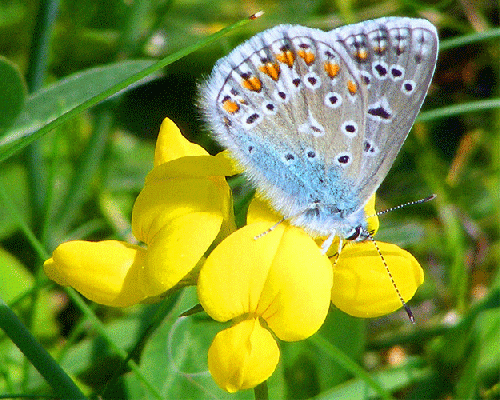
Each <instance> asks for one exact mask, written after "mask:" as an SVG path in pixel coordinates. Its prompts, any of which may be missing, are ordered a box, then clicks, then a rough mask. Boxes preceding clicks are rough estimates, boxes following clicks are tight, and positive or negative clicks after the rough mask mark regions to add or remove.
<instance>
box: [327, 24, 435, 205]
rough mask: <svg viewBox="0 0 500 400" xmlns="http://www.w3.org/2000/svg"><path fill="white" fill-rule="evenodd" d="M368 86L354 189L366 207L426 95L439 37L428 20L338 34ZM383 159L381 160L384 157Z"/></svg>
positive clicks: (368, 26)
mask: <svg viewBox="0 0 500 400" xmlns="http://www.w3.org/2000/svg"><path fill="white" fill-rule="evenodd" d="M336 31H337V34H338V37H339V40H340V42H341V43H342V44H343V45H344V46H345V47H346V49H347V51H348V52H349V53H350V55H351V57H352V59H353V60H354V62H355V63H356V66H357V68H358V70H359V72H360V75H361V79H362V80H363V82H364V84H365V85H366V87H367V89H368V90H367V101H366V103H367V109H366V110H365V113H364V115H365V132H364V144H363V148H362V149H359V150H362V153H361V154H357V155H356V156H357V157H361V158H362V160H363V161H362V162H361V164H360V170H359V171H356V172H355V173H356V174H357V175H358V177H359V178H358V180H357V186H356V189H357V190H358V191H359V192H358V193H359V197H360V198H361V199H363V202H366V201H367V200H368V198H369V197H370V196H371V194H373V192H374V191H375V190H376V189H377V188H378V186H379V185H380V183H381V182H382V180H383V179H384V178H385V176H386V175H387V172H388V171H389V169H390V167H391V166H392V164H393V162H394V159H395V158H396V156H397V154H398V152H399V150H400V148H401V146H402V145H403V142H404V140H405V139H406V136H407V135H408V132H409V130H410V128H411V126H412V125H413V122H414V121H415V118H416V116H417V114H418V111H419V110H420V107H421V105H422V103H423V101H424V98H425V96H426V94H427V89H428V87H429V84H430V81H431V79H432V75H433V72H434V69H435V65H436V57H437V50H438V37H437V33H436V29H435V28H434V26H433V25H432V24H430V23H429V22H428V21H426V20H418V19H417V20H416V19H409V18H385V19H381V20H376V21H369V22H366V23H362V24H356V25H352V26H349V29H345V28H340V29H337V30H336ZM381 155H383V156H381Z"/></svg>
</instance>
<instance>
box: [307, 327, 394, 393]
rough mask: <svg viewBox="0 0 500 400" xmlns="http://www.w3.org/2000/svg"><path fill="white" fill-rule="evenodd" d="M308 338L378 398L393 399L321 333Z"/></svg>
mask: <svg viewBox="0 0 500 400" xmlns="http://www.w3.org/2000/svg"><path fill="white" fill-rule="evenodd" d="M309 340H310V341H311V342H312V343H314V344H315V345H316V346H318V347H319V348H320V349H322V350H323V351H324V352H325V354H328V355H330V356H331V357H332V360H334V361H335V362H336V363H338V364H340V365H341V366H342V367H343V368H345V369H346V370H347V371H349V372H351V373H352V374H354V375H355V376H357V377H358V378H359V379H362V380H363V381H364V382H366V384H367V385H368V386H369V387H370V388H372V389H373V390H374V391H375V393H377V394H378V395H379V396H380V398H382V399H385V400H390V399H393V397H392V396H391V394H390V393H389V392H387V390H385V389H384V388H383V387H382V386H381V385H380V384H379V383H378V382H377V381H376V380H375V379H373V378H372V376H371V375H370V374H369V373H368V372H366V371H365V370H364V369H363V368H361V367H360V366H359V365H358V364H357V363H355V362H354V361H353V360H351V359H350V358H349V356H347V355H346V354H345V353H344V352H342V351H340V350H339V349H338V348H337V347H336V346H334V345H333V344H332V343H330V342H329V341H328V340H326V339H325V338H323V337H322V336H321V335H314V336H312V337H311V338H309Z"/></svg>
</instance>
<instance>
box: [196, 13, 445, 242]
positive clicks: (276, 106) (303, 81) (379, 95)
mask: <svg viewBox="0 0 500 400" xmlns="http://www.w3.org/2000/svg"><path fill="white" fill-rule="evenodd" d="M438 42H439V40H438V35H437V32H436V28H435V27H434V26H433V25H432V24H431V23H430V22H428V21H427V20H424V19H412V18H404V17H386V18H380V19H376V20H370V21H365V22H361V23H358V24H354V25H347V26H343V27H340V28H337V29H334V30H332V31H329V32H324V31H322V30H319V29H312V28H307V27H303V26H298V25H278V26H276V27H274V28H271V29H268V30H266V31H264V32H261V33H259V34H257V35H255V36H254V37H252V38H251V39H249V40H247V41H246V42H244V43H243V44H241V45H239V46H238V47H236V48H235V49H234V50H233V51H232V52H230V53H229V54H228V55H227V56H225V57H224V58H222V59H220V60H219V61H218V62H217V63H216V64H215V66H214V68H213V71H212V73H211V75H210V77H209V79H208V80H207V81H206V82H205V83H204V84H203V85H202V87H201V105H202V108H203V111H204V115H205V119H206V121H207V122H208V124H209V126H210V128H211V130H212V131H213V132H214V135H215V138H216V139H217V140H218V141H219V143H220V144H221V145H223V146H224V147H226V148H227V149H229V151H230V152H231V153H232V155H233V157H234V158H235V159H236V160H237V161H238V162H239V163H240V164H241V165H242V166H243V167H244V169H245V171H246V173H247V175H248V177H249V179H250V181H251V182H252V183H253V184H254V185H255V186H256V187H257V189H258V191H259V192H260V193H261V195H262V196H263V197H264V198H267V199H268V201H269V202H270V203H271V205H272V206H273V207H274V208H275V209H276V210H277V211H279V212H280V213H281V214H282V215H283V216H284V218H285V219H287V220H289V221H290V222H291V223H292V224H293V225H295V226H298V227H301V228H303V229H304V230H306V231H307V232H308V233H309V234H311V235H313V236H328V237H329V238H328V240H327V241H326V242H327V243H328V245H329V244H331V243H332V241H333V237H334V236H338V237H340V238H341V239H349V240H355V241H361V240H365V239H366V238H367V237H369V236H370V233H369V232H368V229H367V222H366V219H367V215H365V211H364V206H365V204H366V203H367V202H368V200H369V199H370V197H371V196H372V195H373V194H374V192H375V191H376V190H377V188H378V187H379V185H380V184H381V182H382V181H383V179H384V178H385V176H386V175H387V173H388V171H389V169H390V168H391V166H392V164H393V163H394V160H395V158H396V156H397V154H398V153H399V151H400V149H401V146H402V145H403V143H404V141H405V139H406V137H407V135H408V132H409V130H410V129H411V127H412V125H413V123H414V121H415V118H416V116H417V114H418V112H419V110H420V107H421V105H422V102H423V101H424V98H425V96H426V93H427V90H428V88H429V85H430V82H431V79H432V76H433V73H434V70H435V66H436V58H437V52H438Z"/></svg>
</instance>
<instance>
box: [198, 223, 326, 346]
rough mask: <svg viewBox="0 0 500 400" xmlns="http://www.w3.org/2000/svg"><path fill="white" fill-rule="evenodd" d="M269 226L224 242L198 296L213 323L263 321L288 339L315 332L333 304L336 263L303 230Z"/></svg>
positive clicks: (209, 264)
mask: <svg viewBox="0 0 500 400" xmlns="http://www.w3.org/2000/svg"><path fill="white" fill-rule="evenodd" d="M268 228H269V224H268V223H266V222H263V223H255V224H251V225H247V226H245V227H243V228H242V229H239V230H238V231H236V232H234V233H233V234H231V235H230V236H229V237H228V238H226V239H225V240H224V241H222V242H221V243H220V244H219V245H218V246H217V248H216V249H215V250H214V251H213V252H212V253H211V254H210V256H209V257H208V258H207V260H206V262H205V264H204V265H203V267H202V269H201V271H200V276H199V279H198V296H199V299H200V302H201V304H202V305H203V307H204V309H205V311H206V312H207V313H208V314H209V315H210V316H211V317H212V318H214V319H216V320H219V321H227V320H230V319H233V318H236V317H240V316H242V315H245V314H249V313H250V314H254V313H256V314H257V315H260V316H262V318H264V319H265V320H266V322H267V323H268V325H269V327H270V328H271V329H272V330H273V332H274V333H275V334H276V335H277V336H278V337H279V338H280V339H283V340H300V339H304V338H306V337H308V336H310V335H312V334H313V333H314V332H316V331H317V330H318V329H319V327H320V326H321V324H322V323H323V321H324V319H325V317H326V314H327V312H328V307H329V303H330V290H331V284H332V271H331V264H330V262H329V260H328V258H327V257H326V256H323V255H321V252H320V250H319V248H318V247H317V245H316V243H315V242H314V241H313V240H312V239H311V238H310V237H309V236H308V235H307V234H305V233H304V231H302V230H301V229H299V228H295V227H291V226H288V225H286V224H281V225H279V226H277V227H276V229H274V230H273V231H272V232H270V233H268V234H266V235H264V236H262V237H260V238H259V239H257V240H255V239H254V237H255V236H257V235H259V234H261V233H262V232H265V231H266V230H267V229H268Z"/></svg>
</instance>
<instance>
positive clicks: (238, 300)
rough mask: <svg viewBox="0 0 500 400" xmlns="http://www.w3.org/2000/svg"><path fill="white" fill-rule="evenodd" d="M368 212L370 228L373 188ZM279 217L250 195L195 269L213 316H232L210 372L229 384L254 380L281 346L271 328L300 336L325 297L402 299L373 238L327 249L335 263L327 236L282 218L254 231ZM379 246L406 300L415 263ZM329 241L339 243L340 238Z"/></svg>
mask: <svg viewBox="0 0 500 400" xmlns="http://www.w3.org/2000/svg"><path fill="white" fill-rule="evenodd" d="M365 213H366V215H367V216H368V219H367V222H368V229H369V231H370V232H373V233H375V232H376V231H377V229H378V226H379V221H378V217H376V215H375V196H373V198H372V199H370V201H369V202H368V204H367V205H366V207H365ZM280 220H281V217H280V216H279V215H278V214H276V213H273V212H272V211H271V210H270V209H269V207H268V206H267V204H266V203H264V202H263V201H260V200H254V201H253V202H252V203H251V205H250V207H249V212H248V224H247V225H246V226H245V227H243V228H241V229H239V230H238V231H236V232H234V233H232V234H231V235H230V236H229V237H227V238H226V239H225V240H224V241H222V242H221V243H220V244H219V245H218V246H217V247H216V248H215V249H214V251H213V252H212V253H211V254H210V255H209V256H208V258H207V260H206V262H205V264H204V265H203V267H202V269H201V271H200V275H199V280H198V297H199V299H200V302H201V304H202V306H203V308H204V309H205V311H206V312H207V313H208V314H209V315H210V316H211V317H212V318H214V319H215V320H218V321H221V322H225V321H230V320H232V321H233V325H232V326H231V327H230V328H227V329H225V330H223V331H221V332H220V333H219V334H218V335H217V336H216V338H215V340H214V342H213V343H212V346H211V348H210V350H209V369H210V372H211V374H212V376H213V377H214V379H215V381H216V382H217V384H218V385H219V386H220V387H222V388H223V389H225V390H227V391H229V392H234V391H237V390H241V389H246V388H252V387H255V386H256V385H258V384H259V383H261V382H263V381H264V380H266V379H267V378H268V377H269V376H270V375H271V374H272V372H273V371H274V369H275V367H276V364H277V362H278V358H279V350H277V345H276V344H275V343H273V340H272V336H271V335H270V333H269V331H268V330H270V331H271V332H272V333H273V334H274V335H275V336H276V337H278V338H279V339H281V340H286V341H294V340H302V339H305V338H307V337H309V336H311V335H312V334H314V333H315V332H316V331H317V330H318V329H319V328H320V326H321V325H322V324H323V321H324V319H325V317H326V314H327V312H328V305H329V303H330V301H332V302H333V303H334V304H335V305H336V306H337V307H339V308H340V309H341V310H343V311H345V312H347V313H349V314H351V315H354V316H362V317H375V316H379V315H383V314H387V313H389V312H392V311H394V310H396V309H397V308H399V307H401V302H400V301H399V298H398V296H397V294H396V291H395V289H394V287H393V286H392V282H391V280H390V277H389V275H388V274H387V271H386V270H385V267H384V264H383V262H382V259H381V257H380V255H379V254H378V252H377V250H376V248H375V246H374V244H373V243H372V242H371V241H365V242H349V243H347V245H346V246H344V248H343V250H342V251H341V253H340V256H339V257H337V256H334V257H332V261H333V265H332V262H331V261H330V260H329V259H328V257H327V256H324V255H322V254H321V251H320V248H319V246H320V245H321V242H322V241H323V240H324V238H322V239H318V242H316V241H315V240H313V239H312V238H311V237H309V236H308V235H307V234H305V233H304V231H303V230H302V229H300V228H297V227H294V226H291V225H290V224H288V222H286V221H284V222H282V223H281V224H279V225H277V226H276V227H275V228H274V229H273V230H272V231H271V232H268V233H266V234H264V235H262V236H260V237H259V238H258V239H255V237H256V236H258V235H261V234H262V233H263V232H266V231H268V229H269V228H270V227H271V226H273V225H274V224H276V222H277V221H280ZM379 248H380V250H381V252H382V254H383V256H384V259H385V260H386V262H387V264H388V266H389V268H390V270H391V272H392V274H393V277H394V279H395V281H396V283H397V285H398V289H399V290H400V292H401V294H402V295H403V297H404V298H405V299H406V300H408V299H409V298H411V297H412V296H413V294H414V293H415V291H416V289H417V287H418V286H419V285H420V284H421V283H422V280H423V275H422V270H421V268H420V266H419V265H418V263H417V262H416V261H415V259H414V258H413V257H412V256H411V255H410V254H409V253H407V252H405V251H404V250H401V249H399V248H398V247H397V246H395V245H391V244H386V243H381V242H380V243H379ZM332 249H338V241H337V243H334V244H333V245H332ZM332 267H333V268H332ZM332 274H333V275H332ZM267 354H270V355H269V356H267Z"/></svg>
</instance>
